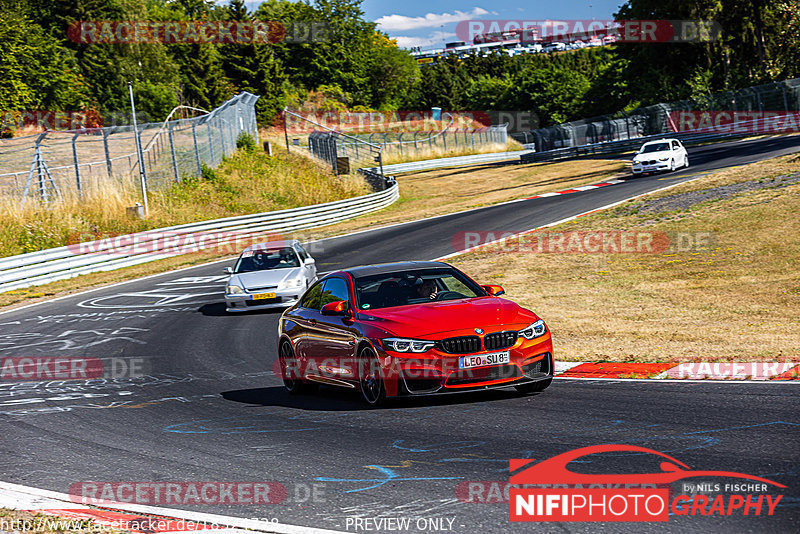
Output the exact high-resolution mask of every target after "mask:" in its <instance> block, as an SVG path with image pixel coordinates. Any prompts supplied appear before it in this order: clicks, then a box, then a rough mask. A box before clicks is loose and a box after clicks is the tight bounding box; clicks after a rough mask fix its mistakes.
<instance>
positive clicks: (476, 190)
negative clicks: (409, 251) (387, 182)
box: [311, 160, 626, 238]
mask: <svg viewBox="0 0 800 534" xmlns="http://www.w3.org/2000/svg"><path fill="white" fill-rule="evenodd" d="M625 171H626V165H625V163H624V162H620V161H612V160H584V161H564V162H557V163H534V164H530V165H512V164H508V165H480V166H474V167H466V168H458V169H443V170H435V171H425V172H417V173H409V174H404V175H401V176H399V177H398V178H397V183H398V184H399V185H400V200H398V201H397V202H396V203H395V204H393V205H391V206H390V207H388V208H387V209H385V210H383V211H381V212H378V213H374V214H371V215H369V216H368V217H360V218H358V219H354V220H352V221H347V222H344V223H341V224H338V225H336V226H334V227H326V228H321V229H318V230H313V231H311V234H312V235H313V236H314V237H317V238H319V237H325V236H330V235H334V234H336V233H342V232H348V231H355V230H360V229H364V228H369V227H375V226H381V225H386V224H393V223H399V222H405V221H410V220H415V219H421V218H424V217H434V216H436V215H442V214H445V213H453V212H456V211H461V210H466V209H471V208H478V207H481V206H490V205H493V204H497V203H500V202H505V201H507V200H514V199H518V198H525V197H529V196H533V195H538V194H541V193H546V192H550V191H558V190H561V189H569V188H571V187H578V186H581V185H586V184H591V183H595V182H599V181H602V180H608V179H612V178H615V177H620V176H624V175H625Z"/></svg>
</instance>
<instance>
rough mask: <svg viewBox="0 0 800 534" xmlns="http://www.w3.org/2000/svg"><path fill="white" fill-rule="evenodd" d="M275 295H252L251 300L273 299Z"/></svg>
mask: <svg viewBox="0 0 800 534" xmlns="http://www.w3.org/2000/svg"><path fill="white" fill-rule="evenodd" d="M275 297H276V295H275V293H257V294H255V295H253V300H263V299H274V298H275Z"/></svg>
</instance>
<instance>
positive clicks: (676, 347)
mask: <svg viewBox="0 0 800 534" xmlns="http://www.w3.org/2000/svg"><path fill="white" fill-rule="evenodd" d="M798 170H800V160H798V158H797V156H793V157H792V156H790V157H783V158H778V159H776V160H770V161H766V162H761V163H755V164H751V165H748V166H745V167H741V168H737V169H732V170H726V171H723V172H719V173H715V174H713V175H711V176H708V177H703V178H701V179H699V180H696V181H694V182H692V183H687V184H682V185H680V186H677V187H675V188H672V189H670V190H669V191H665V192H662V193H659V194H656V195H653V196H650V197H645V199H643V200H636V201H631V202H629V203H626V204H625V205H623V206H621V207H619V208H617V209H615V210H612V211H608V212H603V213H599V214H595V215H592V216H589V217H584V218H581V219H578V220H576V221H574V222H571V223H567V224H564V225H561V226H559V227H556V228H551V229H549V230H548V231H558V232H561V231H573V230H578V231H581V230H597V229H605V230H629V229H630V230H647V231H661V232H667V233H674V232H685V233H690V234H691V233H694V232H711V233H712V234H713V235H714V236H715V239H716V244H715V246H713V247H712V248H711V249H710V250H707V251H699V252H698V251H690V252H675V253H663V254H550V253H531V252H509V253H497V252H491V251H488V252H481V253H478V252H476V253H471V254H468V255H464V256H460V257H459V258H458V259H457V260H455V261H454V263H456V264H457V265H458V266H459V267H460V268H462V269H464V270H465V271H466V272H468V273H470V275H472V276H474V277H475V278H476V279H478V280H480V281H481V282H482V283H497V284H501V285H503V286H504V287H505V289H506V291H507V292H508V295H509V297H510V298H512V299H514V300H516V301H517V302H519V303H520V304H522V305H524V306H527V307H530V308H532V309H533V310H535V311H536V312H537V313H538V314H539V315H541V316H542V317H543V318H544V319H545V320H546V321H547V322H548V324H549V326H550V327H551V329H552V331H553V339H554V343H555V351H556V357H557V358H558V359H562V360H585V361H593V360H610V361H638V362H655V361H662V362H679V361H680V362H684V361H798V360H800V218H798V217H797V214H798V213H800V185H792V186H789V187H785V188H780V189H762V190H759V191H753V192H749V193H743V194H741V195H738V196H735V197H732V198H730V199H728V200H720V201H716V202H715V201H710V202H704V203H701V204H698V205H695V206H693V207H692V208H690V209H689V210H684V211H676V212H671V213H659V214H652V213H651V214H647V213H642V212H637V211H636V208H637V206H641V205H642V202H646V201H647V200H650V199H652V198H661V197H666V196H670V195H674V194H676V193H681V192H687V191H698V190H701V189H706V188H710V187H717V186H720V185H725V184H733V183H739V182H744V181H748V180H754V179H759V178H762V177H764V178H770V177H774V176H780V175H787V174H794V173H797V172H798ZM495 250H496V249H495Z"/></svg>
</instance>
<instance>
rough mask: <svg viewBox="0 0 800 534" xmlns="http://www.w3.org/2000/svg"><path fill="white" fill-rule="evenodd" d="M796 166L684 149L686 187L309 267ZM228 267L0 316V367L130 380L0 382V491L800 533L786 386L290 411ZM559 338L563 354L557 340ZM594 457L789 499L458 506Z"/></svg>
mask: <svg viewBox="0 0 800 534" xmlns="http://www.w3.org/2000/svg"><path fill="white" fill-rule="evenodd" d="M798 150H800V136H792V137H775V138H765V139H760V140H754V141H747V142H729V143H720V144H715V145H706V146H702V147H695V148H692V149H690V157H691V161H692V167H691V168H689V169H687V170H686V171H684V172H676V173H674V174H670V175H661V176H653V177H642V178H636V179H629V180H625V181H624V182H623V183H620V184H615V185H613V186H608V187H604V188H600V189H596V190H590V191H585V192H579V193H573V194H568V195H562V196H555V197H546V198H537V199H532V200H525V201H520V202H514V203H508V204H502V205H498V206H493V207H487V208H482V209H477V210H472V211H469V212H463V213H458V214H453V215H448V216H443V217H438V218H434V219H429V220H423V221H416V222H410V223H407V224H403V225H399V226H393V227H388V228H382V229H377V230H373V231H369V232H362V233H358V234H354V235H350V236H344V237H339V238H334V239H328V240H325V241H323V242H320V243H317V244H316V245H315V247H314V250H315V252H314V255H315V256H316V258H317V261H318V266H319V269H320V271H329V270H332V269H336V268H339V267H346V266H352V265H357V264H365V263H377V262H385V261H395V260H407V259H420V260H425V259H433V258H437V257H441V256H444V255H446V254H450V253H452V252H453V251H454V250H453V242H452V238H453V236H454V235H455V234H457V233H458V232H463V231H469V230H476V231H484V232H486V231H498V232H500V231H521V230H527V229H530V228H533V227H537V226H541V225H544V224H548V223H552V222H554V221H557V220H561V219H564V218H566V217H571V216H574V215H577V214H579V213H583V212H586V211H589V210H592V209H596V208H598V207H601V206H605V205H608V204H610V203H613V202H617V201H619V200H623V199H625V198H629V197H631V196H634V195H638V194H642V193H645V192H648V191H652V190H655V189H657V188H661V187H664V186H666V185H671V184H673V183H679V182H681V181H684V180H688V179H691V178H692V177H694V176H695V175H697V174H702V173H704V172H707V171H710V170H713V169H718V168H723V167H731V166H736V165H742V164H745V163H749V162H752V161H757V160H760V159H765V158H768V157H773V156H776V155H780V154H786V153H790V152H795V151H798ZM498 172H503V168H502V167H498ZM225 265H227V264H226V263H215V264H210V265H204V266H199V267H194V268H191V269H188V270H183V271H180V272H174V273H166V274H163V275H158V276H154V277H150V278H147V279H142V280H137V281H133V282H130V283H126V284H118V285H115V286H110V287H106V288H103V289H100V290H96V291H92V292H89V293H85V294H81V295H75V296H70V297H67V298H63V299H59V300H56V301H52V302H47V303H43V304H39V305H36V306H31V307H26V308H21V309H18V310H12V311H10V312H7V313H3V314H0V357H3V358H5V357H24V356H34V357H35V356H81V357H95V358H99V359H101V360H105V362H106V363H108V362H111V361H112V360H111V359H112V358H113V359H114V360H113V361H115V362H117V363H119V362H127V363H128V364H136V365H137V366H140V368H139V369H138V370H139V371H140V374H141V375H142V376H138V377H134V378H126V377H122V378H119V379H109V380H105V381H69V382H66V381H61V382H59V381H51V382H16V383H14V382H8V381H5V382H0V434H2V436H3V437H2V440H0V459H1V460H2V467H0V480H3V481H7V482H13V483H17V484H24V485H28V486H34V487H38V488H43V489H50V490H55V491H61V492H68V491H69V488H70V487H71V486H72V485H73V484H75V483H78V482H82V481H140V482H155V481H161V482H164V481H275V482H279V483H281V484H283V485H284V486H285V487H286V489H287V498H286V500H285V501H284V502H282V503H281V504H275V505H259V506H256V505H231V504H209V505H193V504H190V505H183V506H179V505H167V506H170V507H173V508H186V509H193V510H198V511H203V512H209V513H219V514H227V515H235V516H239V517H261V518H277V519H278V520H279V521H280V522H282V523H289V524H295V525H307V526H318V527H325V528H332V529H342V530H345V529H346V528H347V529H349V530H350V531H355V530H354V529H353V526H352V519H353V518H354V517H361V518H366V517H371V518H376V517H413V518H418V517H422V518H429V519H430V518H444V519H452V520H453V523H452V531H454V532H479V531H480V532H497V533H501V532H529V531H533V530H543V531H554V530H559V531H562V530H563V531H568V532H598V531H600V532H602V531H608V532H641V531H648V532H651V531H671V532H686V531H697V532H701V531H728V532H744V531H747V532H767V531H773V532H788V531H796V529H797V525H798V524H800V508H799V506H800V472H799V471H798V468H799V467H800V439H798V435H799V434H798V429H799V428H800V411H799V410H798V406H800V390H798V388H797V386H796V385H795V384H775V383H764V384H753V383H747V384H733V383H708V382H706V383H703V382H684V383H676V382H653V381H650V382H638V381H603V380H566V379H564V380H556V381H555V382H554V383H553V385H552V386H551V387H550V388H549V389H548V390H547V391H546V392H544V393H543V394H540V395H536V396H531V397H520V396H518V395H516V394H515V393H514V392H513V391H505V390H499V391H492V392H485V393H476V394H468V395H455V396H446V397H436V398H424V399H412V400H405V401H401V402H398V403H395V404H393V405H391V406H390V407H389V408H387V409H380V410H373V409H367V408H366V407H365V406H364V405H362V404H361V403H360V402H359V399H358V397H357V395H356V394H355V393H352V392H342V391H339V390H333V389H326V388H323V389H322V391H321V392H320V393H319V394H318V395H316V396H299V397H290V396H289V395H288V394H287V393H286V392H285V391H284V389H283V387H282V385H281V383H280V380H279V379H278V378H276V377H275V376H274V375H273V373H272V364H273V363H274V360H275V358H276V347H275V337H276V335H275V332H276V328H277V318H278V316H279V313H278V312H253V313H248V314H243V315H227V314H225V312H224V304H223V302H222V298H221V296H222V289H223V283H224V280H225V276H224V274H223V273H222V268H223V267H224V266H225ZM509 298H511V299H513V295H509ZM545 319H546V317H545ZM554 338H555V339H556V346H557V339H558V332H554ZM556 358H558V353H557V352H556ZM122 371H123V369H120V372H122ZM602 443H625V444H632V445H639V446H642V447H647V448H652V449H656V450H658V451H661V452H664V453H667V454H669V455H671V456H674V457H675V458H677V459H678V460H680V461H682V462H684V463H686V464H688V465H689V466H690V467H692V468H693V469H700V470H725V471H738V472H742V473H748V474H752V475H758V476H762V477H766V478H769V479H773V480H775V481H778V482H780V483H782V484H784V485H786V486H788V488H787V489H785V490H782V492H783V493H784V495H785V496H784V498H783V499H782V501H781V502H780V504H779V506H778V508H777V509H776V512H775V515H774V516H772V517H765V516H764V515H761V516H754V515H749V516H742V515H741V514H739V515H733V516H731V517H722V518H720V517H699V516H690V517H685V516H675V517H671V518H670V521H669V523H661V524H647V525H642V524H636V523H632V524H602V525H593V524H587V523H574V524H567V523H561V524H555V523H554V524H550V525H530V524H510V523H509V522H508V504H507V503H488V504H487V503H478V502H462V500H459V497H462V498H465V499H466V498H467V497H469V494H468V493H467V494H463V493H461V491H460V489H459V488H461V489H463V488H465V487H467V486H466V484H467V483H469V482H470V481H471V482H476V483H477V482H482V483H487V484H484V485H483V486H472V487H473V488H479V487H485V488H487V489H489V488H491V485H490V484H488V482H491V481H500V482H502V481H507V480H508V460H509V459H510V458H535V459H537V460H542V459H546V458H550V457H552V456H554V455H556V454H559V453H562V452H566V451H569V450H571V449H574V448H578V447H584V446H589V445H597V444H602ZM575 470H585V471H584V472H595V473H607V472H625V473H633V472H651V471H654V470H655V471H658V463H657V462H656V463H654V462H653V459H652V458H650V457H648V456H646V455H637V454H619V455H603V456H602V457H595V458H593V459H592V461H591V462H586V463H582V464H579V465H578V466H577V467H575ZM703 481H711V479H707V478H706V479H704V480H703ZM693 482H697V480H694V481H693ZM314 492H316V494H315V496H314V497H309V494H310V493H312V494H313V493H314ZM771 493H773V494H774V493H775V492H774V491H772V490H771ZM479 495H480V493H474V494H473V498H477V497H478V496H479ZM348 518H350V520H351V523H350V524H348ZM412 524H413V523H412ZM444 524H445V525H448V522H447V521H445V523H444ZM430 530H432V528H431V527H430V524H429V526H428V528H427V529H425V531H430ZM410 531H412V532H416V531H419V530H417V529H416V528H415V527H414V528H412V529H411V530H410Z"/></svg>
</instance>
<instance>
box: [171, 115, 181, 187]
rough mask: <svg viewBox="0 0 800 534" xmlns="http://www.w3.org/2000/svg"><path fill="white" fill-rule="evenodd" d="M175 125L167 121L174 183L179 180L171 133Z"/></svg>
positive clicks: (173, 140)
mask: <svg viewBox="0 0 800 534" xmlns="http://www.w3.org/2000/svg"><path fill="white" fill-rule="evenodd" d="M174 126H175V123H174V122H172V121H171V122H170V123H169V130H168V133H169V151H170V153H171V154H172V171H173V172H174V173H175V183H177V182H180V181H181V179H180V176H178V158H177V156H176V155H175V138H174V136H173V134H172V128H173V127H174Z"/></svg>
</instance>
